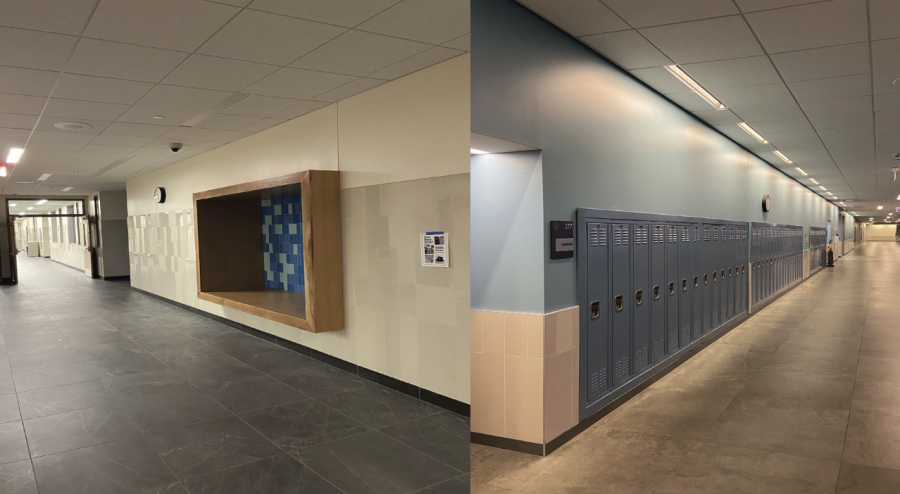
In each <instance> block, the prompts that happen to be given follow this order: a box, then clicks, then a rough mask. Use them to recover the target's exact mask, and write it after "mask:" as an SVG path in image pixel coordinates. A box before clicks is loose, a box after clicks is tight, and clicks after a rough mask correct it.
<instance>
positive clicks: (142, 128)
mask: <svg viewBox="0 0 900 494" xmlns="http://www.w3.org/2000/svg"><path fill="white" fill-rule="evenodd" d="M174 128H175V127H173V126H171V125H146V124H136V123H124V122H114V123H113V124H112V125H110V126H109V128H107V129H106V130H105V131H104V132H103V134H104V135H116V136H131V137H154V138H155V137H161V136H163V135H165V134H166V133H167V132H169V131H171V130H173V129H174Z"/></svg>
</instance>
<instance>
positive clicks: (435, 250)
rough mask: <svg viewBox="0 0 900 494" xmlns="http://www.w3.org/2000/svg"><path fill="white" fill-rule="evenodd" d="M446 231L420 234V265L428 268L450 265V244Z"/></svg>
mask: <svg viewBox="0 0 900 494" xmlns="http://www.w3.org/2000/svg"><path fill="white" fill-rule="evenodd" d="M447 237H448V235H447V233H445V232H426V233H423V234H422V235H421V239H422V241H421V251H422V266H425V267H428V268H449V267H450V245H449V244H448V243H447V242H448V240H447Z"/></svg>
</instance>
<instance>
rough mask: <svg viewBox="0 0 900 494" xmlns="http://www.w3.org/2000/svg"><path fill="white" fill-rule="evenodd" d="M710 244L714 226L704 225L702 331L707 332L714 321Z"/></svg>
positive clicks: (701, 287)
mask: <svg viewBox="0 0 900 494" xmlns="http://www.w3.org/2000/svg"><path fill="white" fill-rule="evenodd" d="M710 244H712V227H711V226H709V225H703V244H702V245H703V247H701V254H700V255H701V258H700V264H701V265H702V266H703V277H702V278H701V279H700V290H701V293H702V294H703V295H702V298H703V325H702V326H701V327H700V332H701V333H702V334H706V333H708V332H709V328H710V326H709V324H710V322H712V321H711V320H712V286H711V285H712V268H711V266H710V264H711V263H712V253H711V252H710Z"/></svg>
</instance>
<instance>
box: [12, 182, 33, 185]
mask: <svg viewBox="0 0 900 494" xmlns="http://www.w3.org/2000/svg"><path fill="white" fill-rule="evenodd" d="M16 183H17V184H22V185H27V184H33V183H34V182H16Z"/></svg>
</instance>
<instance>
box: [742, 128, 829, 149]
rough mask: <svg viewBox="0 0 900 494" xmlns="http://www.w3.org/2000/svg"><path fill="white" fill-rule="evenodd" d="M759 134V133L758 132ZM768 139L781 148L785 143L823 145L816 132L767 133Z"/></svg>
mask: <svg viewBox="0 0 900 494" xmlns="http://www.w3.org/2000/svg"><path fill="white" fill-rule="evenodd" d="M757 132H759V131H758V130H757ZM765 136H766V139H768V140H769V141H770V142H772V144H774V145H775V146H781V144H783V143H797V142H806V143H809V142H814V143H819V144H821V143H822V140H821V139H819V134H816V131H814V130H798V131H793V132H766V134H765Z"/></svg>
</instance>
